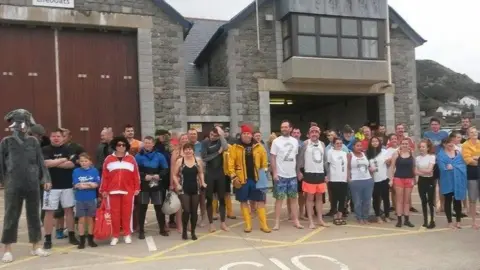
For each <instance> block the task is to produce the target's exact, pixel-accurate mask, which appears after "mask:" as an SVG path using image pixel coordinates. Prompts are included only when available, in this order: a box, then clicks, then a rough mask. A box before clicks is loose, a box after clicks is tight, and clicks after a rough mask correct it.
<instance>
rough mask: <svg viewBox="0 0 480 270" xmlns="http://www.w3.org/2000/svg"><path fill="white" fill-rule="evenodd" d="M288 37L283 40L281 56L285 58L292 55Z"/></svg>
mask: <svg viewBox="0 0 480 270" xmlns="http://www.w3.org/2000/svg"><path fill="white" fill-rule="evenodd" d="M290 44H291V42H290V38H287V39H285V40H284V41H283V58H284V59H287V58H289V57H290V56H292V47H291V46H290Z"/></svg>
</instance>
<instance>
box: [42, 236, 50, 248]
mask: <svg viewBox="0 0 480 270" xmlns="http://www.w3.org/2000/svg"><path fill="white" fill-rule="evenodd" d="M43 249H47V250H48V249H52V235H51V234H47V235H45V241H44V242H43Z"/></svg>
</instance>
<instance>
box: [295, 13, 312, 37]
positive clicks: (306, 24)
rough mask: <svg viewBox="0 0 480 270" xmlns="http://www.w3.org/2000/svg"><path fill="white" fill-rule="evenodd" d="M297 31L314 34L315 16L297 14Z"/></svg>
mask: <svg viewBox="0 0 480 270" xmlns="http://www.w3.org/2000/svg"><path fill="white" fill-rule="evenodd" d="M298 32H299V33H306V34H315V17H312V16H303V15H299V16H298Z"/></svg>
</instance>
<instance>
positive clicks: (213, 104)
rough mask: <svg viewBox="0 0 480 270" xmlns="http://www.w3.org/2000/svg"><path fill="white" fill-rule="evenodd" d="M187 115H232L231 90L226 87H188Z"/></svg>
mask: <svg viewBox="0 0 480 270" xmlns="http://www.w3.org/2000/svg"><path fill="white" fill-rule="evenodd" d="M187 92H188V95H187V115H188V116H192V115H195V116H197V115H204V116H226V115H230V89H228V88H226V87H224V88H220V87H188V88H187Z"/></svg>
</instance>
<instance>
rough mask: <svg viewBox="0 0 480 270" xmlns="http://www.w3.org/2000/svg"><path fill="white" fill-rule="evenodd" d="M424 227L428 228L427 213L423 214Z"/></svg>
mask: <svg viewBox="0 0 480 270" xmlns="http://www.w3.org/2000/svg"><path fill="white" fill-rule="evenodd" d="M422 227H425V228H428V217H427V213H425V212H424V213H423V225H422Z"/></svg>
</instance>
